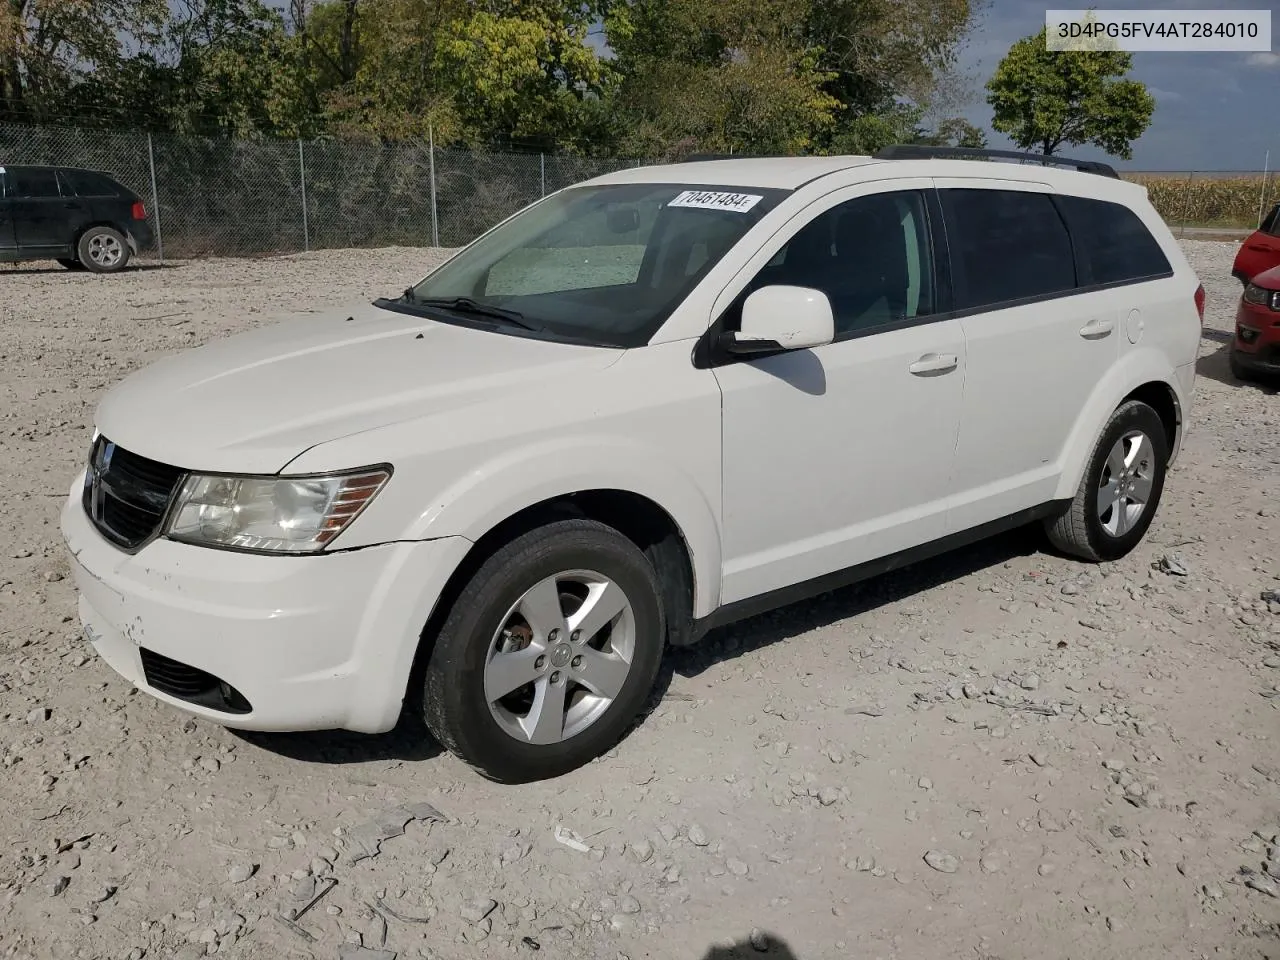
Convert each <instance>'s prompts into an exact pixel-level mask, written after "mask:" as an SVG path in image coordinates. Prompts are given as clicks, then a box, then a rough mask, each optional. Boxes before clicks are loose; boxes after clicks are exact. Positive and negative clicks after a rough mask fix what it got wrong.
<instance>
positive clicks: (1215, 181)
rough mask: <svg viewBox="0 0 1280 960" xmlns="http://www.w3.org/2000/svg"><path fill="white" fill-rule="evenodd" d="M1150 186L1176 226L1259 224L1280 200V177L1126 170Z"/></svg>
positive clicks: (1132, 178) (1151, 193)
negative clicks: (1133, 171) (1134, 171)
mask: <svg viewBox="0 0 1280 960" xmlns="http://www.w3.org/2000/svg"><path fill="white" fill-rule="evenodd" d="M1121 176H1123V177H1124V179H1126V180H1130V181H1132V182H1134V183H1140V184H1142V185H1143V186H1145V187H1146V188H1147V194H1148V196H1149V197H1150V198H1151V203H1152V204H1153V205H1154V206H1155V208H1156V210H1158V211H1159V212H1160V215H1161V216H1162V217H1164V219H1165V221H1166V222H1167V223H1169V224H1171V225H1172V226H1178V225H1180V224H1184V225H1187V226H1198V227H1256V226H1257V225H1258V220H1259V219H1260V217H1261V216H1262V214H1264V213H1265V212H1266V211H1267V210H1270V209H1271V208H1272V207H1273V206H1274V205H1275V204H1277V203H1280V176H1277V174H1276V171H1271V172H1270V173H1267V174H1263V173H1261V172H1258V173H1205V172H1188V173H1123V174H1121Z"/></svg>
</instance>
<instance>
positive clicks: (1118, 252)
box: [1058, 196, 1173, 283]
mask: <svg viewBox="0 0 1280 960" xmlns="http://www.w3.org/2000/svg"><path fill="white" fill-rule="evenodd" d="M1058 203H1059V204H1060V205H1061V207H1062V212H1063V214H1064V215H1065V216H1066V218H1067V223H1068V225H1070V227H1071V236H1072V237H1073V238H1074V240H1075V244H1076V251H1077V253H1078V255H1079V257H1080V259H1081V263H1082V265H1083V269H1084V271H1085V272H1086V277H1087V280H1088V282H1090V283H1120V282H1128V281H1135V280H1147V279H1150V278H1152V277H1164V276H1168V275H1169V274H1170V273H1172V271H1173V268H1172V267H1171V266H1169V258H1168V257H1166V256H1165V255H1164V251H1163V250H1161V249H1160V244H1159V243H1157V242H1156V238H1155V237H1153V236H1152V235H1151V231H1150V230H1148V229H1147V227H1146V225H1145V224H1144V223H1143V222H1142V221H1141V220H1140V219H1139V218H1138V215H1137V214H1136V213H1134V212H1133V211H1132V210H1130V209H1129V208H1128V207H1126V206H1122V205H1121V204H1118V203H1110V202H1108V201H1105V200H1093V199H1090V198H1088V197H1072V196H1060V197H1058Z"/></svg>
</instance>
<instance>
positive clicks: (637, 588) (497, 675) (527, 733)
mask: <svg viewBox="0 0 1280 960" xmlns="http://www.w3.org/2000/svg"><path fill="white" fill-rule="evenodd" d="M588 591H590V592H588ZM584 594H585V595H586V599H585V600H582V599H581V598H582V597H583V595H584ZM619 598H621V601H625V606H623V607H622V608H621V610H620V612H618V613H616V614H614V615H613V616H612V617H611V618H610V617H609V616H608V614H609V613H610V612H611V611H613V610H614V608H615V607H618V606H619V603H620V600H619ZM549 603H550V604H551V605H548V604H549ZM588 603H591V604H592V607H591V609H592V610H594V611H595V621H599V623H597V622H595V621H593V620H592V619H591V618H590V617H587V616H585V615H584V614H583V613H582V609H583V608H585V607H586V606H587V604H588ZM579 604H581V605H580V606H579ZM525 612H529V617H528V619H526V617H525ZM575 622H585V623H586V625H585V626H584V627H583V630H582V632H583V633H584V634H586V635H582V636H579V634H578V632H576V631H573V627H574V625H575ZM554 624H560V627H558V628H557V627H555V626H554ZM600 624H607V625H606V626H603V627H601V626H600ZM565 630H569V631H570V632H571V634H570V637H569V638H565V637H564V636H563V632H564V631H565ZM553 631H554V633H553ZM665 639H666V619H665V613H664V610H663V606H662V600H661V591H660V588H659V585H658V579H657V575H656V574H655V573H654V570H653V567H652V565H651V564H650V563H649V561H648V559H647V558H646V557H645V555H644V554H643V553H642V552H641V551H640V549H639V548H638V547H637V546H636V545H635V544H634V543H632V542H631V541H630V540H628V539H627V538H626V537H624V536H622V534H620V533H618V531H616V530H614V529H613V528H612V527H608V526H605V525H604V524H601V523H597V522H595V521H593V520H583V519H569V520H560V521H556V522H554V523H550V524H548V525H546V526H544V527H540V528H538V529H536V530H533V531H531V532H529V533H526V534H524V535H523V536H520V537H517V538H516V539H514V540H512V541H511V542H510V543H508V544H506V545H505V546H503V547H502V548H500V549H499V550H498V551H496V552H495V553H494V554H493V555H492V556H491V557H489V559H488V560H486V561H485V562H484V563H483V564H482V565H481V567H480V569H479V570H477V571H476V573H475V575H474V576H472V577H471V579H470V581H469V582H468V583H467V584H466V585H465V586H464V587H463V588H462V591H461V592H460V594H459V595H458V597H457V599H456V600H455V601H454V602H453V604H452V606H451V608H450V610H449V612H448V614H447V616H446V617H445V620H444V623H443V625H442V626H441V627H440V630H439V632H438V634H437V635H436V637H435V644H434V647H433V648H432V651H431V656H430V659H429V660H428V661H427V667H426V673H425V679H424V687H423V690H422V694H423V696H422V715H423V719H424V720H425V721H426V724H427V727H428V729H430V731H431V733H432V735H433V736H435V738H436V739H437V740H439V741H440V743H441V744H442V745H443V746H444V747H445V748H446V749H447V750H449V751H450V752H451V753H453V754H454V755H455V756H457V757H459V758H461V759H462V760H464V761H466V762H467V763H469V764H470V765H471V766H473V767H474V768H475V769H476V770H477V771H479V772H480V773H481V774H482V775H483V776H485V777H488V778H489V779H491V780H496V781H499V782H502V783H522V782H528V781H530V780H539V779H544V778H548V777H555V776H559V775H560V774H563V773H567V772H568V771H570V770H573V769H575V768H577V767H579V766H582V765H583V764H585V763H587V762H589V761H591V760H593V759H595V758H596V757H598V756H599V755H600V754H602V753H604V752H605V751H607V750H608V749H610V748H611V747H613V746H614V744H616V743H617V742H618V740H619V739H621V737H622V735H623V734H624V733H625V732H626V731H627V729H628V728H629V727H630V725H631V723H632V722H633V721H634V720H635V718H636V716H637V715H638V714H639V712H640V711H641V709H642V708H643V707H644V704H645V702H646V700H647V698H648V696H649V694H650V692H651V691H652V689H653V685H654V681H655V679H656V678H657V674H658V667H659V665H660V663H661V660H662V651H663V647H664V645H665ZM566 640H567V642H566ZM579 651H581V652H579ZM628 655H629V657H630V661H629V663H630V665H629V667H627V666H626V665H625V662H626V660H627V656H628ZM527 678H535V679H533V680H529V679H527ZM557 678H558V680H557ZM580 681H586V682H585V683H583V682H580ZM513 683H518V684H519V685H518V686H514V687H513V688H512V690H511V692H509V693H507V694H502V693H501V691H502V690H505V689H506V688H508V687H511V686H512V684H513ZM588 684H592V685H593V686H589V685H588ZM491 694H492V695H493V696H492V697H491ZM607 694H612V696H607ZM561 699H563V702H564V704H565V707H564V708H559V707H557V706H555V705H556V704H557V703H558V702H559V701H560V700H561ZM548 701H550V702H548ZM540 706H541V708H542V709H539V707H540ZM557 718H558V719H557ZM575 728H576V729H575Z"/></svg>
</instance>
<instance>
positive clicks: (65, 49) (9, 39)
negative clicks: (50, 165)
mask: <svg viewBox="0 0 1280 960" xmlns="http://www.w3.org/2000/svg"><path fill="white" fill-rule="evenodd" d="M166 13H167V11H166V8H165V3H164V0H0V120H25V121H35V122H40V121H49V120H61V119H66V118H68V117H71V116H73V115H74V114H75V113H76V112H81V113H83V112H84V110H85V104H84V102H83V98H82V97H79V96H77V92H78V91H77V89H76V88H77V87H78V86H79V85H81V84H84V83H86V82H88V81H90V80H91V79H92V78H94V77H95V75H96V74H97V73H98V71H102V72H103V73H104V74H106V75H108V76H111V75H113V73H114V71H116V70H118V69H119V67H120V64H121V63H122V62H123V61H124V59H125V57H126V54H125V46H124V43H123V40H124V38H125V37H135V38H147V37H151V36H154V34H155V31H156V30H157V28H158V26H159V25H160V24H161V23H163V21H164V18H165V16H166Z"/></svg>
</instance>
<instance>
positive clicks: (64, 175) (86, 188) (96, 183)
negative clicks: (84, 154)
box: [58, 170, 121, 197]
mask: <svg viewBox="0 0 1280 960" xmlns="http://www.w3.org/2000/svg"><path fill="white" fill-rule="evenodd" d="M58 177H59V179H61V180H62V182H63V184H64V189H66V191H67V192H68V193H74V194H75V195H76V196H77V197H118V196H120V195H121V190H120V184H118V183H116V182H115V181H114V180H112V179H111V178H110V177H108V176H104V175H103V174H101V173H93V172H92V171H89V170H60V171H58Z"/></svg>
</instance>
